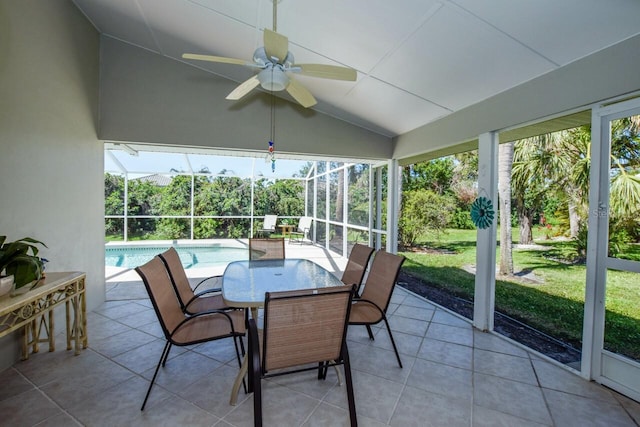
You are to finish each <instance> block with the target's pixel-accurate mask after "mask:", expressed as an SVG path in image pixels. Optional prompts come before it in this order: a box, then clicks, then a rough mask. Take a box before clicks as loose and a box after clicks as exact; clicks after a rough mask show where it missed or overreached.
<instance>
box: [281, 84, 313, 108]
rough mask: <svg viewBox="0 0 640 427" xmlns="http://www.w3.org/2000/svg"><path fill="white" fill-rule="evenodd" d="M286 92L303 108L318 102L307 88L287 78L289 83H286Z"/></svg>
mask: <svg viewBox="0 0 640 427" xmlns="http://www.w3.org/2000/svg"><path fill="white" fill-rule="evenodd" d="M287 92H289V95H291V96H292V97H293V99H295V100H296V101H298V103H299V104H300V105H302V106H303V107H304V108H309V107H312V106H314V105H316V104H317V103H318V101H316V99H315V98H314V97H313V95H311V92H309V91H308V90H307V88H306V87H304V86H303V85H302V84H301V83H298V82H297V81H296V80H294V79H292V78H291V77H290V78H289V84H288V85H287Z"/></svg>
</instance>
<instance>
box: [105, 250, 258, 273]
mask: <svg viewBox="0 0 640 427" xmlns="http://www.w3.org/2000/svg"><path fill="white" fill-rule="evenodd" d="M174 247H175V248H176V251H177V252H178V255H180V261H182V265H183V266H184V268H185V269H187V268H202V267H219V266H224V265H227V264H228V263H230V262H232V261H239V260H246V259H248V258H249V251H248V250H247V248H234V247H227V246H220V245H215V246H211V245H209V246H204V245H203V246H195V245H194V246H192V245H188V246H174ZM169 248H170V246H169V245H167V246H113V247H106V248H105V257H104V264H105V266H107V267H123V268H135V267H138V266H140V265H142V264H144V263H146V262H147V261H149V260H151V259H152V258H153V257H154V256H156V255H158V254H159V253H162V252H164V251H166V250H167V249H169Z"/></svg>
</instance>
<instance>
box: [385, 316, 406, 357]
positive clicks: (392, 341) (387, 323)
mask: <svg viewBox="0 0 640 427" xmlns="http://www.w3.org/2000/svg"><path fill="white" fill-rule="evenodd" d="M383 319H384V323H385V324H386V325H387V332H389V338H390V339H391V345H392V346H393V351H395V352H396V359H398V365H400V368H402V362H401V361H400V354H399V353H398V348H397V347H396V342H395V341H394V340H393V334H392V333H391V328H390V327H389V322H388V321H387V316H384V317H383Z"/></svg>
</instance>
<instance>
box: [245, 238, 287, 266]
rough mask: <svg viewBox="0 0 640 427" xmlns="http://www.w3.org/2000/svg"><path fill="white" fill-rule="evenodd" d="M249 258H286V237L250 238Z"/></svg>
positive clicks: (252, 259)
mask: <svg viewBox="0 0 640 427" xmlns="http://www.w3.org/2000/svg"><path fill="white" fill-rule="evenodd" d="M249 259H250V260H251V261H254V260H257V259H284V238H282V237H281V238H278V239H270V238H265V239H260V238H255V237H254V238H251V239H249Z"/></svg>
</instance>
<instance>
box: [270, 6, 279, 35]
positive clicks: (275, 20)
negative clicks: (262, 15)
mask: <svg viewBox="0 0 640 427" xmlns="http://www.w3.org/2000/svg"><path fill="white" fill-rule="evenodd" d="M271 2H272V3H273V31H274V32H276V33H277V32H278V0H271Z"/></svg>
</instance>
